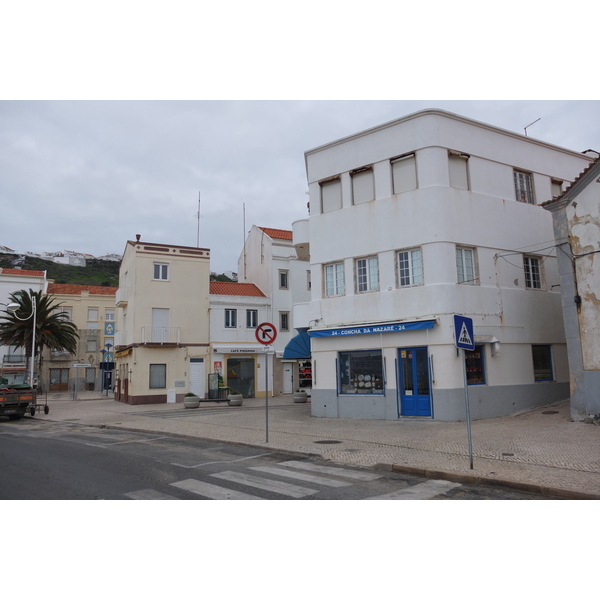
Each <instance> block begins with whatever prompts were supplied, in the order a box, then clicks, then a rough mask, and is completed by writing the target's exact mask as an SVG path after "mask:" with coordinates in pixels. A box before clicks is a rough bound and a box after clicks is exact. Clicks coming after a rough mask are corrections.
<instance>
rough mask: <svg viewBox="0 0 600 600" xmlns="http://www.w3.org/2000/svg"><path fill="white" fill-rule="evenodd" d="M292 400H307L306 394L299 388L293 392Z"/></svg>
mask: <svg viewBox="0 0 600 600" xmlns="http://www.w3.org/2000/svg"><path fill="white" fill-rule="evenodd" d="M293 398H294V402H297V403H301V402H306V401H307V400H308V394H307V393H306V392H305V391H304V390H300V391H298V392H294V396H293Z"/></svg>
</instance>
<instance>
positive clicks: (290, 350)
mask: <svg viewBox="0 0 600 600" xmlns="http://www.w3.org/2000/svg"><path fill="white" fill-rule="evenodd" d="M283 358H284V360H286V359H294V358H300V359H301V358H310V338H309V337H308V333H307V331H306V330H301V331H300V333H299V334H298V335H295V336H294V337H293V338H292V339H291V340H290V341H289V342H288V343H287V346H286V347H285V350H284V351H283Z"/></svg>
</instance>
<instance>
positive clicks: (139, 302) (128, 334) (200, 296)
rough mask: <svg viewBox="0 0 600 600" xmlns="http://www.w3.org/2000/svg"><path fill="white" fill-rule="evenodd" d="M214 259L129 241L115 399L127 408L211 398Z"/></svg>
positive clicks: (119, 299) (122, 274)
mask: <svg viewBox="0 0 600 600" xmlns="http://www.w3.org/2000/svg"><path fill="white" fill-rule="evenodd" d="M209 263H210V251H209V250H207V249H206V248H192V247H188V246H175V245H170V244H154V243H149V242H143V241H140V239H138V240H137V241H135V242H133V241H129V242H127V244H126V247H125V252H124V254H123V260H122V262H121V269H120V271H119V289H118V291H117V296H116V306H117V331H116V335H115V369H116V375H115V376H116V386H115V399H116V400H119V401H121V402H127V403H129V404H155V403H163V402H179V401H183V397H184V396H185V394H186V393H188V392H191V393H195V394H197V395H198V396H200V397H204V396H205V394H206V379H207V377H206V375H207V369H206V364H207V362H208V359H209V341H210V338H209V309H210V303H209V280H210V265H209Z"/></svg>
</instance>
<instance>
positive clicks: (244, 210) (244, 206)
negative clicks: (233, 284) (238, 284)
mask: <svg viewBox="0 0 600 600" xmlns="http://www.w3.org/2000/svg"><path fill="white" fill-rule="evenodd" d="M242 206H243V220H244V246H243V248H244V281H246V203H245V202H244V203H243V205H242Z"/></svg>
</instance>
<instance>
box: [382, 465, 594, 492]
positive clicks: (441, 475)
mask: <svg viewBox="0 0 600 600" xmlns="http://www.w3.org/2000/svg"><path fill="white" fill-rule="evenodd" d="M374 468H379V469H388V470H391V471H395V472H398V473H406V474H407V475H417V476H419V477H426V478H428V479H444V480H446V481H456V482H457V483H467V484H472V485H485V486H488V487H499V488H505V489H510V490H515V491H519V492H527V493H530V494H536V495H539V496H552V497H554V498H555V499H557V500H558V499H561V500H600V495H599V494H591V493H588V492H576V491H575V490H567V489H563V488H554V487H549V486H544V485H535V484H531V483H523V482H520V481H511V480H509V479H499V478H497V477H486V476H485V475H468V474H466V473H456V472H453V471H438V470H435V469H428V468H424V467H409V466H406V465H395V464H391V465H390V464H377V465H375V467H374Z"/></svg>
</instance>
